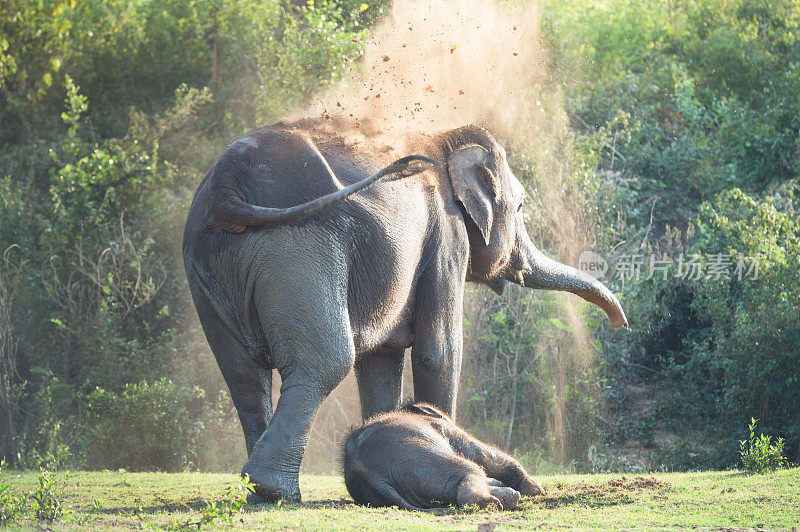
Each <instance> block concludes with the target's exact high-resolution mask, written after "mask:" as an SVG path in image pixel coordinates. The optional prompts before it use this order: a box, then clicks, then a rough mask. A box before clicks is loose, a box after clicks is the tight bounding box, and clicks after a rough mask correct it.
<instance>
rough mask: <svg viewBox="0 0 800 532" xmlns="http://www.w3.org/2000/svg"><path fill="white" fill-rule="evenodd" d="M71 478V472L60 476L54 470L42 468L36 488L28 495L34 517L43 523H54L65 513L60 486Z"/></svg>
mask: <svg viewBox="0 0 800 532" xmlns="http://www.w3.org/2000/svg"><path fill="white" fill-rule="evenodd" d="M67 478H69V472H68V471H66V472H64V474H63V476H59V475H57V474H56V473H54V472H52V471H47V470H42V471H41V472H40V473H39V475H38V477H37V480H38V485H37V487H36V489H34V490H33V492H31V494H30V495H29V496H28V501H29V504H30V507H31V511H32V513H33V516H34V518H35V519H36V520H37V521H39V522H43V523H52V522H54V521H56V520H57V519H58V518H60V517H61V516H63V515H64V503H63V501H62V494H61V492H60V487H61V486H62V485H63V483H64V482H66V480H67Z"/></svg>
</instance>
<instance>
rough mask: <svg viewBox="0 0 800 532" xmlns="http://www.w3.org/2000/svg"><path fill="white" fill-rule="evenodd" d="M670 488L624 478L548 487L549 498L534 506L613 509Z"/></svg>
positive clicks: (652, 480)
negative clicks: (644, 494)
mask: <svg viewBox="0 0 800 532" xmlns="http://www.w3.org/2000/svg"><path fill="white" fill-rule="evenodd" d="M669 488H670V485H669V484H668V483H666V482H662V481H660V480H658V479H656V478H653V477H649V478H646V477H630V478H629V477H620V478H614V479H611V480H608V481H606V482H603V483H601V484H586V483H583V482H582V483H580V484H569V485H565V484H562V483H560V482H558V483H556V484H553V485H550V486H547V487H546V490H545V494H544V495H543V496H540V497H536V498H534V499H532V502H533V504H534V505H540V506H544V507H546V508H555V507H558V506H563V505H565V504H579V505H582V506H590V507H592V506H613V505H616V504H629V503H632V502H634V497H633V495H634V494H635V493H637V492H642V491H654V490H655V491H658V492H659V493H661V492H665V491H668V490H669Z"/></svg>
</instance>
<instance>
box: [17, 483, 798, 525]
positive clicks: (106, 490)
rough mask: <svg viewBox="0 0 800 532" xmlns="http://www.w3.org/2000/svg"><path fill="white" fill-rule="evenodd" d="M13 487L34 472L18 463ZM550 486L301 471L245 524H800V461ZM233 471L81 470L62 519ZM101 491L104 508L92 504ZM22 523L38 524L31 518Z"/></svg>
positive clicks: (220, 491) (194, 510)
mask: <svg viewBox="0 0 800 532" xmlns="http://www.w3.org/2000/svg"><path fill="white" fill-rule="evenodd" d="M9 480H11V484H12V486H13V488H12V489H13V491H15V492H18V493H21V492H23V491H29V490H31V489H33V488H34V487H35V485H36V484H37V479H36V474H35V473H15V472H11V473H10V475H9ZM539 480H540V481H541V482H542V484H543V485H544V486H545V488H546V489H547V494H546V495H545V496H543V497H538V498H535V499H532V500H526V501H524V502H523V503H522V504H521V506H520V508H518V509H517V510H515V511H510V512H503V513H501V512H490V511H459V510H455V509H443V510H441V511H438V512H437V513H435V514H427V513H421V512H409V511H403V510H398V509H371V508H362V507H359V506H356V505H354V504H353V502H352V501H351V500H350V498H349V497H348V495H347V491H346V490H345V487H344V484H343V482H342V480H341V478H340V477H337V476H302V477H301V479H300V482H301V489H302V492H303V497H304V501H305V502H303V503H302V504H299V505H298V504H284V505H280V506H274V505H273V506H269V505H263V506H245V507H244V513H243V514H242V515H241V518H242V519H243V522H239V521H238V519H239V518H238V517H237V523H236V526H238V527H247V528H253V527H259V528H274V529H324V530H330V529H353V528H358V529H368V528H370V529H371V528H375V529H400V530H421V529H426V530H427V529H432V528H434V529H444V530H449V529H452V530H476V529H477V530H492V529H493V528H494V526H496V527H497V528H500V529H512V528H526V529H531V528H562V527H578V528H604V529H605V528H629V527H646V528H662V527H725V528H730V527H766V528H782V529H791V528H792V527H793V526H800V468H795V469H785V470H782V471H778V472H775V473H770V474H767V475H745V474H743V473H740V472H736V471H728V472H707V473H665V474H654V475H646V476H634V475H628V474H626V475H622V474H610V475H609V474H606V475H567V476H551V477H539ZM234 481H235V477H234V476H233V475H221V474H202V473H178V474H167V473H127V472H79V473H73V474H71V475H70V476H69V478H68V479H67V481H66V483H65V484H64V485H63V488H62V489H63V492H62V495H63V499H64V503H65V504H67V505H69V506H70V507H71V509H72V510H73V511H74V518H73V519H71V520H69V521H66V522H64V521H61V522H60V523H56V525H54V526H55V528H59V527H65V528H109V527H128V528H131V527H139V528H141V527H145V528H149V527H151V526H152V527H161V526H166V525H169V524H170V523H174V522H175V521H176V518H177V520H178V521H180V522H184V523H187V522H196V521H198V520H199V518H200V516H201V515H202V508H204V507H205V501H221V500H223V499H224V495H225V489H226V487H227V486H229V485H231V484H232V483H233V482H234ZM95 499H100V500H101V501H102V505H101V507H100V508H99V509H94V510H93V509H92V505H93V502H94V500H95ZM22 524H23V525H27V526H31V527H34V526H35V523H34V522H32V521H27V522H24V523H22Z"/></svg>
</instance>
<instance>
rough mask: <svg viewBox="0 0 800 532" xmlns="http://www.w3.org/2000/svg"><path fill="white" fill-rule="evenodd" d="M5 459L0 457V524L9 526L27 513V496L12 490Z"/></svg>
mask: <svg viewBox="0 0 800 532" xmlns="http://www.w3.org/2000/svg"><path fill="white" fill-rule="evenodd" d="M6 465H7V464H6V461H5V459H0V526H2V527H7V526H10V525H13V524H14V523H15V522H16V521H18V520H19V519H22V517H23V515H24V513H25V497H23V496H21V495H15V494H14V493H12V491H11V482H10V481H9V479H8V473H6V472H5V471H4V469H5V468H6Z"/></svg>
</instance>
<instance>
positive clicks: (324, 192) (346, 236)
mask: <svg viewBox="0 0 800 532" xmlns="http://www.w3.org/2000/svg"><path fill="white" fill-rule="evenodd" d="M346 130H351V131H352V124H348V123H336V122H334V121H326V120H318V121H314V120H306V121H300V122H294V123H284V124H277V125H274V126H270V127H266V128H263V129H259V130H256V131H253V132H251V133H249V134H247V135H246V136H244V137H242V138H241V139H239V140H237V141H236V142H234V143H233V144H231V145H230V146H229V147H228V148H227V149H226V150H225V152H224V153H223V154H222V155H221V156H220V158H219V160H218V161H217V162H216V164H215V165H214V167H213V168H212V169H211V171H210V172H209V173H208V175H207V176H206V177H205V179H204V180H203V182H202V183H201V184H200V186H199V188H198V190H197V192H196V194H195V197H194V201H193V203H192V206H191V209H190V212H189V217H188V220H187V222H186V229H185V232H184V240H183V255H184V262H185V266H186V271H187V275H188V279H189V286H190V289H191V292H192V297H193V298H194V303H195V306H196V308H197V312H198V315H199V317H200V321H201V323H202V325H203V330H204V331H205V334H206V338H207V339H208V342H209V344H210V346H211V349H212V351H213V352H214V355H215V357H216V359H217V362H218V364H219V366H220V369H221V370H222V374H223V376H224V378H225V380H226V382H227V384H228V387H229V389H230V392H231V397H232V398H233V401H234V404H235V406H236V409H237V411H238V413H239V418H240V420H241V422H242V427H243V429H244V433H245V440H246V443H247V452H248V456H249V459H248V461H247V463H246V464H245V466H244V468H243V470H242V472H243V473H246V474H249V475H250V478H251V479H252V480H253V481H254V482H255V483H256V484H257V489H256V491H257V493H258V494H259V495H260V496H262V497H265V498H267V499H276V498H279V497H283V498H286V499H289V500H299V498H300V491H299V487H298V471H299V468H300V461H301V460H302V458H303V452H304V449H305V446H306V442H307V439H308V434H309V428H310V425H311V421H312V419H313V418H314V415H315V413H316V412H317V409H318V407H319V405H320V403H321V402H322V401H323V400H324V399H325V397H326V396H327V395H328V394H329V393H330V392H331V391H332V390H333V389H334V388H335V387H336V386H337V385H338V384H339V383H340V382H341V381H342V379H343V378H344V377H345V376H346V375H347V373H348V371H349V370H350V368H352V367H354V366H355V372H356V377H357V379H358V387H359V394H360V398H361V408H362V415H363V416H364V418H365V419H366V418H369V417H371V416H373V415H375V414H377V413H380V412H388V411H391V410H393V409H395V408H397V406H398V405H399V404H400V398H401V392H402V390H401V379H402V370H403V362H404V356H403V354H404V350H405V349H406V348H408V347H410V348H411V361H412V370H413V381H414V395H415V396H416V398H417V399H418V400H420V401H424V402H427V403H430V404H433V405H435V406H436V407H438V408H440V409H441V410H442V411H443V412H445V413H447V414H448V415H450V416H451V417H453V416H454V415H455V405H456V392H457V386H458V378H459V371H460V368H461V351H462V337H461V327H462V300H463V292H464V283H465V282H466V281H474V282H480V283H486V284H488V285H489V286H491V287H492V288H493V289H494V290H495V291H496V292H500V291H502V289H503V286H504V284H505V282H506V281H507V280H508V281H511V282H514V283H517V284H521V285H523V286H528V287H532V288H541V289H549V290H566V291H570V292H572V293H575V294H577V295H579V296H581V297H583V298H584V299H587V300H589V301H591V302H592V303H595V304H597V305H599V306H600V307H601V308H602V309H603V310H604V311H605V312H606V313H607V314H608V316H609V319H610V321H611V325H612V326H614V327H620V326H623V325H627V322H626V319H625V315H624V313H623V311H622V308H621V307H620V305H619V302H618V301H617V300H616V298H614V296H613V295H612V294H611V293H610V292H609V291H608V289H607V288H606V287H605V286H603V285H602V284H601V283H599V282H597V281H596V280H595V279H593V278H591V277H589V276H587V275H585V274H582V273H581V272H579V271H577V270H575V269H574V268H570V267H568V266H564V265H562V264H560V263H557V262H555V261H552V260H550V259H548V258H547V257H545V256H544V255H543V254H542V253H541V252H540V251H539V250H538V249H536V247H535V246H534V245H533V243H532V242H531V240H530V238H529V237H528V235H527V233H526V231H525V226H524V224H523V216H522V209H521V206H522V202H523V199H524V195H525V191H524V188H523V186H522V185H521V184H520V182H519V181H518V180H517V178H516V177H514V175H513V173H512V172H511V170H510V169H509V167H508V164H507V162H506V156H505V151H504V150H503V148H502V146H500V144H498V143H497V141H495V139H494V138H493V137H492V136H491V134H490V133H489V132H488V131H486V130H484V129H482V128H479V127H471V126H470V127H464V128H459V129H456V130H452V131H448V132H444V133H441V134H438V135H434V136H425V137H420V138H419V139H417V140H416V141H415V142H416V143H415V144H413V145H411V146H410V147H409V148H408V150H409V153H416V154H421V155H424V156H428V157H431V158H433V159H435V160H436V161H441V162H442V163H443V164H442V166H441V167H436V166H433V165H429V164H426V163H420V162H417V163H413V164H412V165H411V167H410V166H409V164H408V163H406V164H400V165H397V166H394V167H390V169H389V171H391V170H405V174H412V173H413V174H414V175H406V176H403V174H393V175H390V176H388V177H385V178H383V179H382V180H379V181H377V182H376V183H375V184H373V185H372V186H370V187H368V188H364V189H363V190H361V191H360V192H359V193H357V194H352V195H350V196H349V197H347V198H346V199H342V198H344V197H345V196H347V195H348V194H350V193H351V192H352V191H353V190H355V189H358V188H360V187H361V186H363V185H364V184H365V183H369V182H370V181H369V180H368V179H367V177H368V176H370V175H371V174H374V173H375V172H377V171H378V170H380V169H381V168H383V167H385V166H386V165H389V164H390V163H391V162H392V158H390V156H389V155H387V154H386V153H385V151H381V150H380V149H379V148H378V147H376V146H373V145H371V144H370V143H369V141H368V140H366V141H362V142H361V143H354V142H353V141H352V140H346V139H345V138H344V135H343V134H340V133H338V132H339V131H346ZM412 167H413V168H412ZM409 168H410V169H409ZM414 172H416V173H414ZM373 177H374V176H373ZM355 183H360V185H355ZM349 186H352V188H350V187H349ZM345 187H347V188H345ZM320 198H322V199H320ZM273 368H275V369H277V370H278V372H279V373H280V376H281V379H282V385H281V390H280V399H279V400H278V404H277V408H276V409H275V412H274V414H273V411H272V400H271V383H272V369H273Z"/></svg>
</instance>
